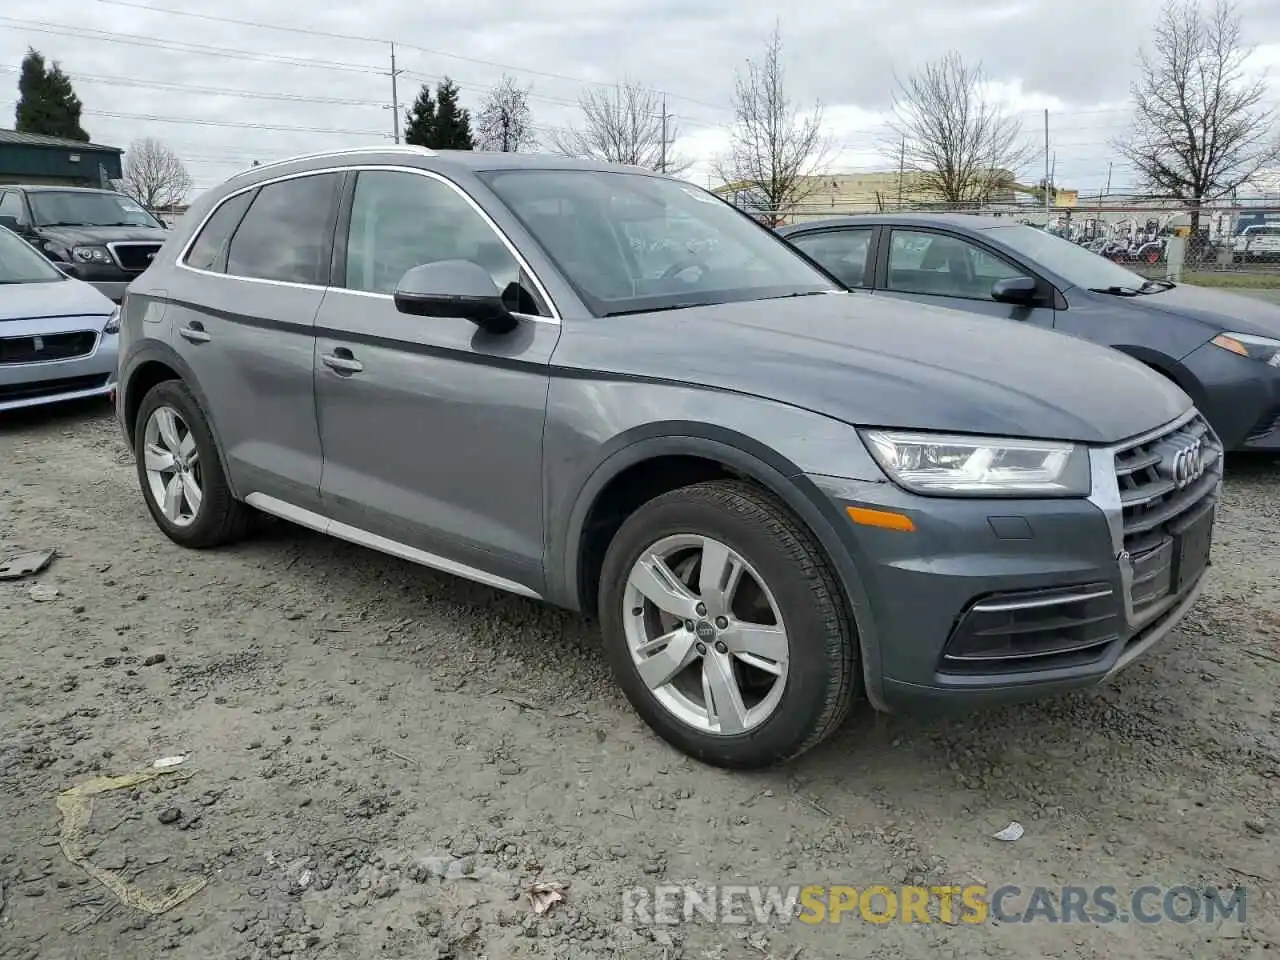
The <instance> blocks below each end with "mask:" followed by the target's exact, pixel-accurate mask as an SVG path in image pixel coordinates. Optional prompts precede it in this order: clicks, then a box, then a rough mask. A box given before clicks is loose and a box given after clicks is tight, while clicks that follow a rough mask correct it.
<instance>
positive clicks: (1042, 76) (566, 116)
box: [0, 0, 1280, 190]
mask: <svg viewBox="0 0 1280 960" xmlns="http://www.w3.org/2000/svg"><path fill="white" fill-rule="evenodd" d="M1159 7H1160V0H1074V2H1072V3H1063V2H1062V0H968V2H965V0H915V2H914V3H912V4H910V5H908V6H904V5H903V4H902V3H901V2H900V0H808V2H806V3H802V4H771V3H765V2H761V0H734V2H729V0H647V2H636V0H628V2H626V3H623V2H620V0H578V2H574V0H544V2H543V3H538V4H531V3H525V2H517V0H468V2H465V3H453V4H444V3H440V2H427V3H423V2H421V0H416V2H415V0H362V2H360V3H358V4H347V5H343V6H333V7H328V8H327V9H326V5H322V4H312V5H309V6H308V7H306V11H307V12H306V14H305V16H299V15H297V14H296V13H295V14H293V15H291V14H290V13H288V12H287V7H286V5H271V4H264V3H260V2H252V0H219V2H218V3H216V4H215V3H211V2H209V0H77V2H76V3H74V4H72V5H66V4H53V5H50V4H49V3H48V2H47V0H5V2H4V3H3V5H0V89H3V90H4V94H3V96H0V114H2V116H0V126H12V125H13V108H14V104H15V102H16V99H17V79H18V76H17V68H18V65H19V63H20V62H21V59H22V56H23V54H24V53H25V51H26V49H27V47H29V46H32V47H35V48H36V49H37V50H39V51H41V52H42V53H43V54H45V56H46V57H47V58H48V59H51V60H57V61H59V62H60V63H61V64H62V67H63V69H64V70H66V71H67V73H68V74H70V75H71V77H72V79H73V81H74V83H75V87H76V90H77V92H78V93H79V95H80V97H81V99H82V100H83V101H84V104H85V116H84V127H85V129H86V130H87V131H88V132H89V134H90V136H91V137H92V138H93V139H94V140H95V141H96V142H101V143H107V144H112V145H115V146H120V147H127V146H128V144H129V142H130V141H132V140H133V139H135V138H137V137H142V136H155V137H159V138H161V139H163V140H164V141H166V142H167V143H169V144H170V145H171V146H172V147H173V148H174V149H175V151H176V152H177V153H178V154H179V155H180V156H181V157H182V158H183V160H184V161H185V162H186V163H187V165H188V169H189V170H190V171H191V174H192V176H193V178H194V180H195V182H196V186H197V188H204V187H208V186H211V185H213V184H215V183H217V182H219V181H220V180H222V179H223V178H225V177H226V176H227V175H228V174H230V173H232V172H234V171H235V170H237V169H240V168H242V167H245V166H248V165H249V164H250V163H251V162H252V161H254V160H264V161H265V160H270V159H274V158H278V157H281V156H287V155H290V154H296V153H303V152H308V151H312V150H324V149H328V148H330V147H338V146H348V145H356V144H367V143H371V142H376V141H377V140H378V138H380V137H381V138H385V139H387V140H388V141H389V139H390V136H391V126H392V123H391V113H390V110H389V107H388V105H389V103H390V100H391V82H390V79H389V77H388V75H387V74H388V70H389V47H388V44H387V42H386V39H395V40H396V51H397V59H398V66H399V67H401V68H402V69H403V70H404V71H405V73H404V74H403V75H402V76H401V78H400V94H399V96H400V99H401V101H402V103H403V104H405V105H407V104H408V103H409V102H411V101H412V99H413V96H414V94H415V93H416V92H417V89H418V87H419V86H420V85H421V84H422V83H423V82H430V83H431V84H432V85H433V86H434V84H435V82H436V81H437V80H439V79H440V77H441V76H443V75H446V74H447V75H449V76H451V77H452V78H453V79H454V80H456V81H457V82H458V84H459V85H460V87H461V89H462V96H463V101H464V105H467V106H475V104H476V103H477V102H478V101H479V99H480V97H481V96H482V95H483V92H484V90H485V89H486V88H488V87H489V86H490V85H492V84H493V83H494V82H495V81H497V80H498V79H500V77H501V76H502V74H503V73H504V72H506V73H508V74H510V75H511V76H513V77H515V78H516V79H517V80H518V81H519V82H520V83H521V84H523V85H531V86H532V92H531V98H530V105H531V107H532V108H533V113H534V120H535V123H536V124H537V126H538V127H539V128H540V129H541V130H542V131H543V132H544V133H545V131H546V130H548V129H551V128H557V127H558V128H564V127H567V126H571V125H574V124H576V123H577V122H578V111H577V107H576V100H577V97H578V96H579V95H580V94H581V93H582V92H583V90H584V89H585V88H586V87H588V86H589V85H590V84H592V83H610V82H614V81H616V80H619V79H621V78H623V77H630V78H631V79H633V80H636V81H639V82H641V83H644V84H647V85H652V86H654V87H656V88H659V89H661V90H664V91H666V92H667V94H668V109H669V111H670V112H671V113H672V114H673V115H674V116H675V123H676V127H677V130H678V134H679V139H678V141H677V143H676V145H675V151H676V153H678V154H680V155H682V156H686V157H689V158H691V159H696V160H698V161H699V164H698V165H697V166H696V167H695V168H694V170H693V171H692V173H691V174H690V176H691V178H697V179H699V180H700V181H703V182H705V181H706V180H707V178H708V177H709V172H710V163H709V161H710V159H711V158H712V157H713V156H714V155H716V154H717V153H718V152H720V151H722V150H723V149H724V144H725V141H726V136H727V125H728V124H729V123H730V122H731V121H732V111H731V105H730V98H731V93H732V89H733V76H734V70H735V68H738V67H740V66H741V64H742V63H743V61H744V60H745V58H746V57H748V56H752V55H755V54H757V53H758V51H759V50H760V49H761V47H762V45H763V42H764V40H765V38H766V36H767V34H768V32H769V31H770V29H771V28H772V26H773V22H774V18H775V16H776V15H777V11H778V10H780V9H781V10H784V11H786V12H784V13H783V15H782V20H781V25H782V36H783V44H784V55H785V58H786V61H787V69H788V74H787V77H788V87H789V91H790V93H791V94H792V95H793V97H794V98H795V100H796V101H797V102H798V103H800V104H805V105H808V104H811V103H813V102H814V101H815V100H821V101H822V103H823V104H824V105H825V116H826V119H827V123H828V127H829V132H830V134H831V136H832V138H833V140H834V141H835V142H836V143H837V144H838V145H839V147H840V153H839V155H838V157H837V160H836V169H837V170H841V171H850V172H852V171H860V170H877V169H891V168H893V166H894V163H893V160H892V158H886V157H885V156H884V155H883V151H882V150H881V147H880V145H881V143H882V142H883V139H884V135H885V133H886V128H885V110H886V108H887V106H888V104H889V102H890V98H891V96H892V93H893V89H894V74H895V72H896V73H897V74H898V75H905V74H906V73H908V72H910V71H911V70H912V69H913V68H915V67H917V66H918V65H920V64H921V63H923V62H925V61H927V60H930V59H933V58H936V57H938V56H940V55H942V54H944V53H945V52H947V51H948V50H950V49H955V50H958V51H959V52H960V53H961V55H962V56H963V57H965V58H966V59H967V60H970V61H981V62H982V64H983V65H984V66H985V68H986V71H987V73H988V75H989V77H990V78H991V79H992V81H993V82H994V84H995V87H996V89H997V90H998V92H999V95H1000V96H1002V97H1003V98H1005V99H1006V100H1007V102H1008V108H1009V110H1010V111H1011V112H1014V113H1016V114H1018V115H1019V117H1020V119H1022V120H1023V122H1024V124H1025V127H1026V134H1027V136H1028V138H1029V139H1030V140H1031V141H1033V142H1034V143H1035V144H1037V146H1040V145H1042V144H1043V140H1044V134H1043V124H1044V121H1043V113H1042V111H1043V110H1044V109H1046V108H1047V109H1049V111H1050V121H1049V125H1050V152H1051V154H1053V155H1054V156H1055V157H1056V177H1055V180H1056V182H1057V183H1059V184H1061V185H1062V186H1063V187H1077V188H1082V189H1086V190H1097V189H1099V188H1100V187H1101V186H1102V185H1103V184H1104V183H1105V181H1106V179H1107V173H1108V164H1109V161H1111V160H1112V154H1111V151H1110V150H1109V148H1108V146H1107V144H1108V142H1109V141H1110V140H1111V139H1112V137H1114V136H1115V135H1116V134H1118V133H1121V132H1122V131H1123V130H1124V128H1125V121H1126V118H1127V116H1128V114H1129V108H1128V89H1129V83H1130V82H1131V80H1132V79H1133V77H1134V73H1135V60H1136V57H1137V54H1138V52H1139V49H1140V47H1141V44H1142V43H1143V42H1144V40H1145V38H1146V37H1147V36H1148V35H1149V30H1150V25H1151V23H1152V22H1153V20H1154V18H1155V16H1156V14H1157V12H1158V10H1159ZM1240 9H1241V12H1242V14H1243V17H1244V28H1245V32H1246V37H1247V40H1248V42H1249V43H1250V44H1252V45H1254V46H1255V47H1256V48H1257V49H1256V54H1255V57H1254V65H1255V66H1256V67H1257V68H1258V69H1264V68H1265V69H1268V70H1270V72H1271V74H1272V75H1273V76H1274V77H1276V82H1275V90H1276V96H1277V98H1280V0H1240ZM183 10H185V11H187V12H186V13H181V12H180V11H183ZM228 21H243V22H240V23H237V22H228ZM254 24H257V25H254ZM268 25H275V26H277V27H279V26H288V27H293V28H299V30H291V29H273V28H271V27H270V26H268ZM300 31H311V32H300ZM330 35H331V36H330ZM289 127H294V128H302V129H281V128H289ZM544 139H545V138H544ZM1034 162H1035V164H1036V165H1037V166H1038V169H1036V170H1028V171H1027V172H1026V179H1033V178H1038V177H1039V176H1042V175H1043V149H1042V148H1041V153H1040V155H1039V157H1038V158H1037V159H1036V160H1035V161H1034ZM1130 182H1131V177H1130V175H1129V171H1128V170H1127V169H1125V168H1124V167H1123V166H1122V165H1121V164H1119V163H1117V164H1116V167H1115V170H1114V173H1113V184H1114V186H1116V187H1125V186H1127V185H1129V184H1130Z"/></svg>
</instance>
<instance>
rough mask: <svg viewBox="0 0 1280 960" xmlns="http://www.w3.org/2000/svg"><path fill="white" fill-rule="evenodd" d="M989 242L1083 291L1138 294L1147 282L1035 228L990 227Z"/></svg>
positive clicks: (1132, 273) (1076, 246) (1095, 254)
mask: <svg viewBox="0 0 1280 960" xmlns="http://www.w3.org/2000/svg"><path fill="white" fill-rule="evenodd" d="M986 232H987V234H988V235H990V237H991V239H992V240H996V241H998V242H1000V243H1003V244H1005V245H1006V246H1007V247H1009V248H1010V249H1011V250H1013V251H1015V252H1016V253H1020V254H1021V255H1022V256H1024V257H1025V258H1026V259H1028V260H1030V261H1032V262H1033V263H1035V264H1036V265H1037V266H1041V267H1043V268H1044V269H1046V270H1049V271H1051V272H1053V273H1056V274H1057V275H1058V276H1060V277H1062V279H1064V280H1066V281H1067V283H1069V284H1071V285H1072V286H1076V287H1084V288H1085V289H1086V290H1110V289H1111V288H1113V287H1122V288H1125V289H1128V290H1139V289H1141V288H1142V285H1143V284H1145V283H1146V282H1147V278H1146V277H1143V276H1141V275H1139V274H1136V273H1134V272H1133V271H1132V270H1126V269H1125V268H1124V267H1122V266H1120V265H1119V264H1116V263H1112V262H1111V261H1110V260H1108V259H1107V258H1106V257H1104V256H1102V255H1101V254H1098V253H1094V252H1093V251H1092V250H1089V249H1088V248H1086V247H1082V246H1080V245H1079V244H1075V243H1072V242H1071V241H1070V240H1063V239H1062V238H1061V237H1055V236H1053V235H1052V234H1048V233H1045V232H1044V231H1043V230H1037V229H1035V228H1034V227H1026V226H1021V225H1018V226H1008V227H992V228H991V229H989V230H987V231H986Z"/></svg>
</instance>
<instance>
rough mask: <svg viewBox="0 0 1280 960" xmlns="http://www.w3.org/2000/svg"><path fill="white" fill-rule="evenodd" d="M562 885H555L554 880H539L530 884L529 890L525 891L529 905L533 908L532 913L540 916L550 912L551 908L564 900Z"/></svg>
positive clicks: (563, 886)
mask: <svg viewBox="0 0 1280 960" xmlns="http://www.w3.org/2000/svg"><path fill="white" fill-rule="evenodd" d="M564 889H565V885H564V884H563V883H557V882H556V881H554V880H540V881H539V882H537V883H534V884H531V885H530V886H529V889H528V890H526V891H525V893H526V894H528V896H529V903H530V904H531V905H532V906H533V912H534V913H536V914H538V916H542V915H543V914H544V913H548V912H550V910H551V908H552V907H554V906H555V905H556V904H557V903H560V902H561V901H563V900H564Z"/></svg>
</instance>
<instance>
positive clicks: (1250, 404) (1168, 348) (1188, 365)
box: [778, 214, 1280, 453]
mask: <svg viewBox="0 0 1280 960" xmlns="http://www.w3.org/2000/svg"><path fill="white" fill-rule="evenodd" d="M778 232H779V233H780V234H781V235H782V236H784V237H786V238H787V239H788V240H789V241H790V242H791V243H793V244H795V245H796V246H797V247H799V248H800V249H801V250H803V251H804V252H805V253H806V254H808V255H809V256H811V257H813V259H814V260H815V261H817V262H818V263H820V264H822V266H823V267H825V268H826V269H827V270H829V271H830V272H831V273H832V274H833V275H834V276H836V277H838V278H839V279H840V281H841V282H842V283H844V284H846V285H847V286H849V287H851V288H855V289H862V290H866V291H869V292H873V293H875V294H876V295H878V296H887V297H897V298H900V299H904V300H914V301H916V302H918V303H930V304H937V305H939V306H946V307H951V308H953V309H957V310H964V311H967V312H969V313H974V314H978V315H981V316H986V317H993V318H998V319H1003V320H1016V321H1020V322H1022V323H1029V324H1035V325H1037V326H1042V327H1046V328H1050V329H1053V330H1058V331H1060V332H1063V333H1069V334H1074V335H1075V336H1077V337H1082V338H1084V339H1085V340H1092V341H1093V342H1094V343H1101V344H1105V345H1106V346H1109V347H1114V348H1116V349H1117V350H1122V351H1124V352H1125V353H1127V354H1129V355H1130V356H1132V357H1136V358H1137V359H1139V360H1141V361H1142V362H1143V363H1145V364H1147V365H1148V366H1149V367H1151V368H1152V369H1154V370H1157V371H1159V372H1160V373H1161V374H1163V375H1164V376H1166V377H1168V378H1169V379H1170V380H1172V381H1173V382H1174V383H1176V384H1178V386H1180V387H1182V389H1184V390H1185V391H1186V392H1187V393H1188V394H1190V395H1191V398H1192V399H1193V400H1194V401H1195V404H1196V406H1197V407H1198V408H1199V409H1200V411H1201V412H1202V413H1203V414H1204V415H1205V417H1206V418H1207V419H1208V420H1209V422H1210V423H1211V424H1212V425H1213V428H1214V430H1215V431H1216V432H1217V434H1218V436H1219V438H1220V439H1221V440H1222V442H1223V444H1224V445H1225V446H1226V448H1227V449H1228V450H1236V449H1240V450H1258V451H1268V452H1277V453H1280V306H1274V305H1272V304H1270V303H1263V302H1261V301H1258V300H1254V299H1252V298H1249V297H1242V296H1237V295H1235V294H1230V293H1224V292H1221V291H1218V290H1206V289H1204V288H1202V287H1194V286H1188V285H1186V284H1174V283H1172V282H1170V281H1167V280H1148V279H1147V278H1146V277H1142V276H1140V275H1138V274H1136V273H1134V272H1133V271H1131V270H1128V269H1126V268H1125V267H1122V266H1120V265H1119V264H1116V263H1112V262H1111V261H1110V260H1107V259H1106V258H1105V257H1101V256H1099V255H1097V254H1095V253H1092V252H1090V251H1088V250H1086V249H1084V248H1083V247H1081V246H1078V245H1077V244H1074V243H1071V242H1070V241H1068V240H1064V239H1062V238H1061V237H1055V236H1054V235H1053V234H1050V233H1046V232H1045V231H1043V230H1038V229H1036V228H1035V227H1029V226H1025V225H1023V224H1019V223H1010V222H1009V221H1008V220H1001V219H996V218H992V217H976V216H961V215H951V214H890V215H879V214H873V215H868V216H857V217H842V218H836V219H829V220H816V221H808V222H801V223H796V224H790V225H788V226H785V227H782V228H780V229H779V231H778ZM1003 335H1004V328H1003V327H1002V328H1000V329H999V330H992V329H990V328H988V329H987V331H986V333H985V334H984V336H985V337H987V338H988V339H991V338H995V337H998V336H1003Z"/></svg>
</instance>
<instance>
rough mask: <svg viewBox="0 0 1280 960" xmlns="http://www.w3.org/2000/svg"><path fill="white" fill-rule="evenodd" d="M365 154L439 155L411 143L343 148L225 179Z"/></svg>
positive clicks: (263, 165) (300, 156) (287, 159)
mask: <svg viewBox="0 0 1280 960" xmlns="http://www.w3.org/2000/svg"><path fill="white" fill-rule="evenodd" d="M366 153H407V154H410V155H411V156H415V157H438V156H439V154H438V153H436V152H435V151H434V150H432V149H431V148H430V147H419V146H416V145H415V144H412V143H398V144H386V145H384V146H379V147H344V148H342V149H339V150H321V151H320V152H318V153H300V154H298V155H297V156H293V157H285V158H283V159H281V160H271V161H269V162H267V163H260V164H258V165H257V166H255V167H245V168H244V169H243V170H240V171H237V172H236V173H233V174H232V175H231V176H230V177H228V178H227V181H228V182H230V181H232V180H236V179H238V178H240V177H243V176H245V175H246V174H250V173H253V172H254V171H256V170H270V169H271V168H272V167H282V166H284V165H285V164H287V163H301V162H303V161H305V160H327V159H330V158H337V157H352V156H363V155H364V154H366Z"/></svg>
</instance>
